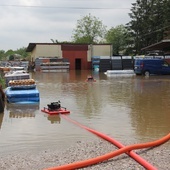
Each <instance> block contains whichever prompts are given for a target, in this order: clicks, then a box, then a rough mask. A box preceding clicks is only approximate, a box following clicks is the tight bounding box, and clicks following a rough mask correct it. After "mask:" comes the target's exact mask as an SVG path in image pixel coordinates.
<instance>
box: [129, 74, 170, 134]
mask: <svg viewBox="0 0 170 170" xmlns="http://www.w3.org/2000/svg"><path fill="white" fill-rule="evenodd" d="M169 85H170V77H169V76H167V77H159V76H158V77H156V76H155V77H154V76H153V77H150V78H148V79H146V78H142V79H141V78H136V79H134V86H135V88H134V89H135V93H134V95H133V101H134V104H133V107H131V108H132V115H131V116H132V125H133V126H135V128H136V133H137V134H139V135H149V136H156V135H157V134H159V133H160V132H161V131H167V132H169V130H170V123H169V120H170V114H169V110H170V105H169V99H170V88H169Z"/></svg>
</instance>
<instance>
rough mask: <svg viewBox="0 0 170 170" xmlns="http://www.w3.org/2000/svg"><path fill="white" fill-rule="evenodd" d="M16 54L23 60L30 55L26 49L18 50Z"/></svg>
mask: <svg viewBox="0 0 170 170" xmlns="http://www.w3.org/2000/svg"><path fill="white" fill-rule="evenodd" d="M15 53H16V54H19V55H21V58H22V59H26V58H29V53H27V52H26V48H25V47H22V48H19V49H17V50H16V51H15Z"/></svg>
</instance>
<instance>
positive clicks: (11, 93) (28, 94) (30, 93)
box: [5, 87, 40, 103]
mask: <svg viewBox="0 0 170 170" xmlns="http://www.w3.org/2000/svg"><path fill="white" fill-rule="evenodd" d="M5 94H6V97H7V102H9V103H34V102H39V101H40V98H39V91H38V89H37V88H35V89H23V90H22V89H19V90H18V89H15V90H14V89H12V88H11V87H7V89H6V91H5Z"/></svg>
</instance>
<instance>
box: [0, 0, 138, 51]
mask: <svg viewBox="0 0 170 170" xmlns="http://www.w3.org/2000/svg"><path fill="white" fill-rule="evenodd" d="M134 2H136V0H0V50H5V51H7V50H9V49H12V50H17V49H19V48H22V47H27V46H28V44H29V43H51V42H52V41H51V39H54V40H56V39H57V40H58V41H71V36H72V34H73V29H75V28H76V24H77V20H79V19H81V18H82V17H84V16H86V15H88V14H89V13H90V14H91V15H92V16H95V17H97V18H98V19H99V20H101V21H102V23H103V24H104V25H106V26H107V29H110V28H111V27H115V26H117V25H120V24H126V23H128V22H129V21H130V17H129V15H128V13H130V9H131V7H132V3H134Z"/></svg>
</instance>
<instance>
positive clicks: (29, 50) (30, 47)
mask: <svg viewBox="0 0 170 170" xmlns="http://www.w3.org/2000/svg"><path fill="white" fill-rule="evenodd" d="M36 45H67V46H69V45H72V46H76V45H79V46H82V45H90V44H88V43H84V44H81V43H79V44H75V43H29V45H28V47H27V49H26V52H32V51H33V49H34V48H35V47H36ZM93 45H112V44H111V43H108V44H93Z"/></svg>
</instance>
